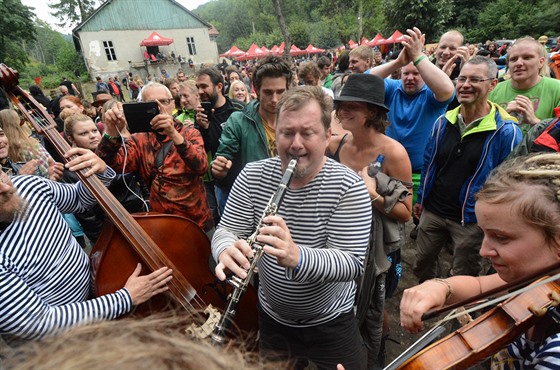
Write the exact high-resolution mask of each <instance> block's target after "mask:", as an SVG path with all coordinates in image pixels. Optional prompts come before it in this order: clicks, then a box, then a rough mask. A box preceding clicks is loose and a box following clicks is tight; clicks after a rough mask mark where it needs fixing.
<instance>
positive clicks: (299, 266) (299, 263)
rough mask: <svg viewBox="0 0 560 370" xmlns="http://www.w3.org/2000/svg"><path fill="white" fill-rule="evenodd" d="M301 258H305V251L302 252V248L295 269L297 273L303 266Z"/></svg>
mask: <svg viewBox="0 0 560 370" xmlns="http://www.w3.org/2000/svg"><path fill="white" fill-rule="evenodd" d="M301 260H303V253H301V248H300V250H299V262H298V264H297V266H296V268H295V269H294V273H295V274H297V272H298V271H299V269H300V268H301Z"/></svg>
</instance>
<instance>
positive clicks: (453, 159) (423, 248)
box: [413, 56, 521, 282]
mask: <svg viewBox="0 0 560 370" xmlns="http://www.w3.org/2000/svg"><path fill="white" fill-rule="evenodd" d="M497 68H498V67H497V66H496V63H495V62H494V61H493V60H492V59H490V58H487V57H483V56H475V57H473V58H472V59H469V60H468V61H467V62H466V63H465V64H464V65H463V68H462V69H461V72H460V74H459V77H457V85H456V86H457V99H458V100H459V103H460V105H459V107H457V108H455V109H453V110H450V111H448V112H447V113H445V115H442V116H441V117H440V118H439V119H438V120H437V121H436V124H435V126H434V127H433V129H432V134H431V137H430V138H429V140H428V145H427V147H426V153H425V158H426V161H425V162H424V166H423V169H422V178H421V181H420V188H419V189H418V200H417V203H416V204H415V205H414V213H415V215H416V216H417V217H419V218H420V224H419V225H418V238H417V239H416V243H417V244H416V262H415V264H414V267H413V272H414V274H415V276H416V277H417V278H418V280H419V282H423V281H425V280H428V279H433V278H437V277H438V275H439V274H438V271H437V270H438V269H437V260H438V255H439V252H440V250H441V249H442V247H444V246H445V245H446V244H447V242H448V240H450V241H451V245H452V246H453V267H452V270H451V271H450V272H449V273H450V275H472V276H477V275H478V274H479V273H480V269H481V266H480V259H481V258H480V255H479V253H478V251H479V249H480V246H481V243H482V238H483V235H482V232H481V230H480V229H479V228H478V225H477V223H476V216H475V214H474V205H475V194H476V193H477V192H478V190H479V189H480V187H481V186H482V185H483V184H484V182H485V181H486V178H487V177H488V175H489V173H490V171H492V169H494V168H495V167H496V166H498V165H499V164H500V163H501V162H502V161H503V160H504V159H505V158H506V157H507V156H508V154H509V153H510V152H511V151H512V149H513V148H514V147H515V146H516V145H517V144H518V143H519V142H520V141H521V130H520V129H519V128H518V127H517V124H516V122H515V121H514V120H513V117H512V116H510V115H509V114H508V113H507V112H506V110H505V109H503V108H501V107H500V106H499V105H497V104H494V103H492V102H491V101H489V100H488V94H489V93H490V91H492V90H493V89H494V88H495V87H496V85H497V83H498V80H497V79H496V72H497Z"/></svg>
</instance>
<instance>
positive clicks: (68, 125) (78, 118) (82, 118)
mask: <svg viewBox="0 0 560 370" xmlns="http://www.w3.org/2000/svg"><path fill="white" fill-rule="evenodd" d="M60 115H61V116H62V113H61V114H60ZM88 121H90V122H92V123H93V120H92V119H91V117H90V116H88V115H86V114H71V115H69V116H67V117H66V118H65V119H64V137H66V140H68V142H69V143H70V144H73V143H74V125H75V124H76V122H88Z"/></svg>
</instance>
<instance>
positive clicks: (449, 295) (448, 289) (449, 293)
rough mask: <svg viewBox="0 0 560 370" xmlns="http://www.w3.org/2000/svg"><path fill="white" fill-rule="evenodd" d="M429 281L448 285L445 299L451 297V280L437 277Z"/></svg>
mask: <svg viewBox="0 0 560 370" xmlns="http://www.w3.org/2000/svg"><path fill="white" fill-rule="evenodd" d="M428 281H435V282H437V283H440V284H443V285H445V286H446V287H447V294H446V295H445V300H446V301H447V300H448V299H449V297H451V296H452V295H453V288H451V284H449V281H447V280H445V279H440V278H435V279H431V280H428Z"/></svg>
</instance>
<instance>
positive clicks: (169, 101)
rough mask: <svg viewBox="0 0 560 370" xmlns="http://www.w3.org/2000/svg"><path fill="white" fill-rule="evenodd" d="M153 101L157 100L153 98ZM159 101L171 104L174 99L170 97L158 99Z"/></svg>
mask: <svg viewBox="0 0 560 370" xmlns="http://www.w3.org/2000/svg"><path fill="white" fill-rule="evenodd" d="M151 101H155V100H151ZM157 101H159V102H160V103H161V104H163V105H169V104H171V102H172V101H173V99H169V98H168V99H157Z"/></svg>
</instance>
